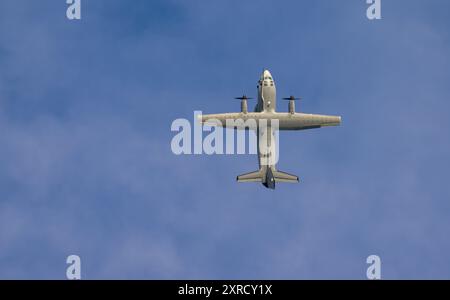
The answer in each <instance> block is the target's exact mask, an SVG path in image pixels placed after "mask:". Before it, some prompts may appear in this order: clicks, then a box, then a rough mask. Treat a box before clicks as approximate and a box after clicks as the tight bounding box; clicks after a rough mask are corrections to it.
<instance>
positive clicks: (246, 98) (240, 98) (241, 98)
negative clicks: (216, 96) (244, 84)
mask: <svg viewBox="0 0 450 300" xmlns="http://www.w3.org/2000/svg"><path fill="white" fill-rule="evenodd" d="M234 99H238V100H248V99H253V98H249V97H247V96H245V95H243V96H242V97H236V98H234Z"/></svg>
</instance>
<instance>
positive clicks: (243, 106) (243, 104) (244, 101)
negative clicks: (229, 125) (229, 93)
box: [234, 95, 253, 114]
mask: <svg viewBox="0 0 450 300" xmlns="http://www.w3.org/2000/svg"><path fill="white" fill-rule="evenodd" d="M234 99H238V100H241V112H243V113H244V114H246V113H247V112H248V109H247V100H248V99H253V98H248V97H247V96H245V95H242V97H236V98H234Z"/></svg>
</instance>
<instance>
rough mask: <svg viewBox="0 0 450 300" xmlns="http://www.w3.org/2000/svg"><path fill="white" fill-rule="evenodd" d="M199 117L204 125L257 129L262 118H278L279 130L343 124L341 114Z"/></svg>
mask: <svg viewBox="0 0 450 300" xmlns="http://www.w3.org/2000/svg"><path fill="white" fill-rule="evenodd" d="M198 117H199V121H200V122H201V123H202V124H204V125H208V126H219V127H226V128H238V129H243V128H244V127H248V128H250V129H256V128H257V125H258V123H259V122H260V121H261V120H278V125H279V127H278V129H279V130H305V129H312V128H320V127H324V126H338V125H340V124H341V117H340V116H329V115H317V114H304V113H293V114H291V113H277V112H249V113H223V114H210V115H199V116H198ZM267 124H270V123H269V122H268V123H267ZM272 124H273V123H272Z"/></svg>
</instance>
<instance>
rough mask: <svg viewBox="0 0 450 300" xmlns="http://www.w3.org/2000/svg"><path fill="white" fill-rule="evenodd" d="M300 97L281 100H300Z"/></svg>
mask: <svg viewBox="0 0 450 300" xmlns="http://www.w3.org/2000/svg"><path fill="white" fill-rule="evenodd" d="M301 99H302V98H301V97H297V98H296V97H294V96H290V97H289V98H283V100H301Z"/></svg>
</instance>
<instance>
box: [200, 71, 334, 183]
mask: <svg viewBox="0 0 450 300" xmlns="http://www.w3.org/2000/svg"><path fill="white" fill-rule="evenodd" d="M257 89H258V99H257V104H256V107H255V109H254V112H248V109H247V107H248V104H247V100H248V99H251V98H248V97H246V96H245V95H244V96H242V97H238V98H236V99H239V100H241V111H240V112H236V113H221V114H208V115H201V118H200V120H199V121H200V122H201V123H202V124H207V125H208V126H220V127H224V128H234V129H238V130H239V129H250V130H255V131H256V133H257V135H256V136H257V143H258V158H259V169H258V170H257V171H254V172H250V173H246V174H242V175H239V176H237V181H238V182H260V183H262V184H263V185H264V186H265V187H267V188H269V189H275V183H277V182H291V183H292V182H299V178H298V177H297V176H295V175H291V174H288V173H285V172H281V171H278V170H277V169H276V163H277V161H278V156H277V154H278V153H277V147H276V140H275V132H276V131H278V130H306V129H313V128H321V127H326V126H338V125H340V124H341V117H340V116H329V115H318V114H305V113H297V112H295V101H296V100H299V98H295V97H294V96H290V97H288V98H283V100H288V101H289V106H288V112H276V88H275V82H274V80H273V77H272V75H271V74H270V72H269V71H268V70H264V71H263V73H262V74H261V77H260V79H259V81H258V86H257ZM262 124H264V126H262Z"/></svg>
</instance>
